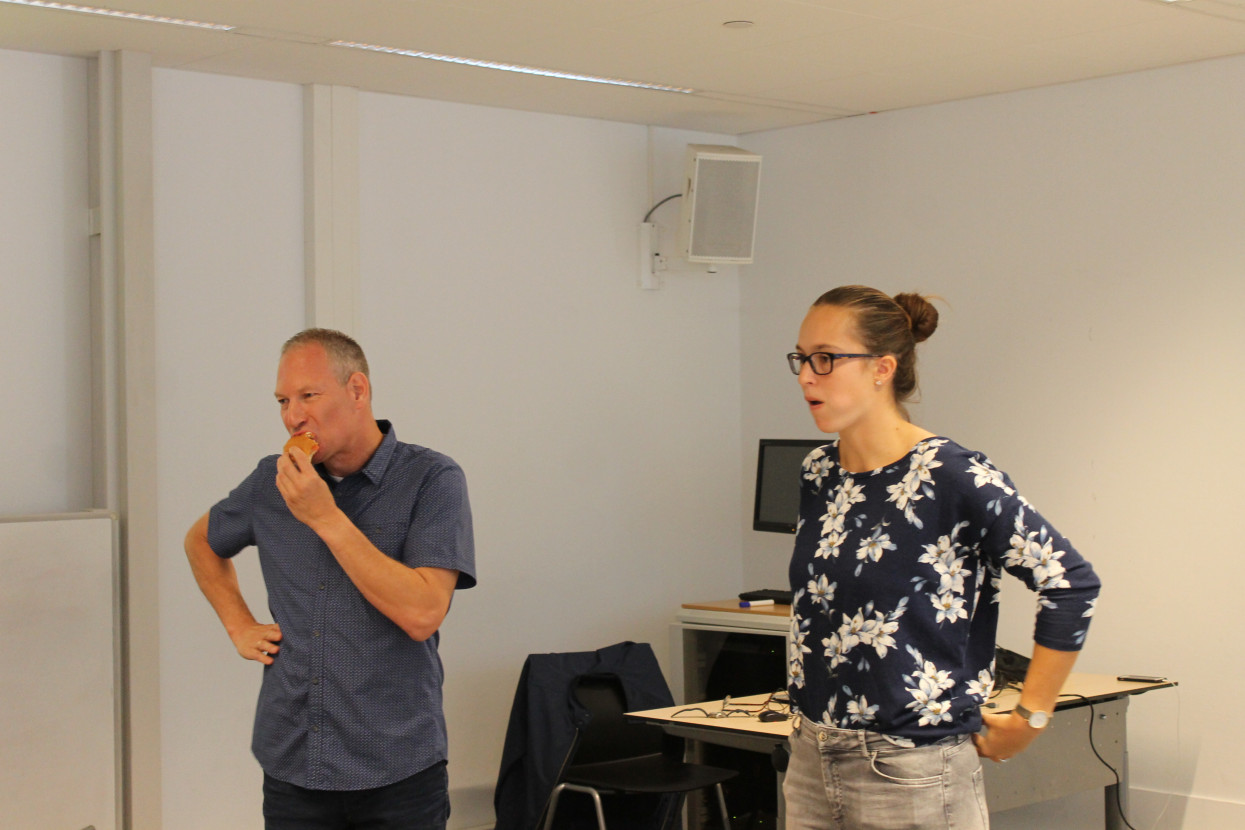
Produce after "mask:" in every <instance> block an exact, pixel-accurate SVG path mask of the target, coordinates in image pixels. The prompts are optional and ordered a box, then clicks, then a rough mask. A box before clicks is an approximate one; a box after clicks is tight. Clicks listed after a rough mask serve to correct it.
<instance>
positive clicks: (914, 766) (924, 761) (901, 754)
mask: <svg viewBox="0 0 1245 830" xmlns="http://www.w3.org/2000/svg"><path fill="white" fill-rule="evenodd" d="M944 749H945V747H943V746H941V745H939V744H932V745H930V746H918V747H915V748H912V749H903V748H899V747H896V748H894V749H878V750H874V751H873V752H870V753H869V762H870V766H871V767H872V768H873V771H874V772H875V773H877V774H878V775H880V776H881V777H882V778H885V779H886V780H887V781H891V782H894V783H896V784H900V785H903V786H907V787H929V786H933V785H935V784H938V783H939V782H940V781H942V778H943V775H944V773H945V772H946V770H947V765H946V760H945V758H944Z"/></svg>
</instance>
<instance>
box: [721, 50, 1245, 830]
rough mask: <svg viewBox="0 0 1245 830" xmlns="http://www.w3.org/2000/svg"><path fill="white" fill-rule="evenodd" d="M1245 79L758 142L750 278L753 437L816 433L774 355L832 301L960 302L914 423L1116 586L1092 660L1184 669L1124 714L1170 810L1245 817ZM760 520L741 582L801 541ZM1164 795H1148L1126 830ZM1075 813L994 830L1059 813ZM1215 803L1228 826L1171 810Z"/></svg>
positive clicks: (1133, 80) (1026, 99) (1149, 786)
mask: <svg viewBox="0 0 1245 830" xmlns="http://www.w3.org/2000/svg"><path fill="white" fill-rule="evenodd" d="M1243 99H1245V60H1243V59H1240V58H1235V59H1229V60H1221V61H1212V62H1206V63H1200V64H1194V65H1189V66H1183V67H1176V68H1173V69H1166V70H1161V71H1156V72H1147V73H1139V74H1135V75H1128V76H1123V77H1118V78H1111V79H1106V80H1099V81H1093V82H1087V83H1080V84H1073V85H1066V86H1059V87H1052V88H1048V89H1040V90H1034V91H1030V92H1023V93H1016V94H1010V95H1001V96H994V97H988V98H981V99H976V100H971V101H964V102H959V103H954V104H947V105H943V106H937V107H928V108H922V109H914V110H909V111H902V112H895V113H889V114H883V115H876V116H867V117H860V118H853V119H849V120H844V121H836V122H832V123H827V124H822V125H816V126H812V127H805V128H797V129H790V130H783V131H777V132H772V133H765V134H757V135H750V136H746V137H745V139H744V142H743V143H744V144H746V146H748V147H749V148H750V149H753V150H756V151H758V152H761V153H762V154H764V156H765V185H764V187H763V190H762V205H761V212H760V216H761V225H760V228H759V234H758V242H757V249H758V251H759V252H760V259H759V260H758V263H757V264H756V265H754V266H753V267H752V268H751V269H749V270H747V271H746V272H745V273H744V274H743V278H742V287H741V293H742V297H743V307H744V315H743V323H742V326H743V328H742V335H741V337H742V346H743V355H744V356H743V443H744V446H745V452H747V453H752V452H753V449H752V448H753V447H754V446H755V440H756V439H757V438H759V437H762V436H765V437H806V436H807V437H816V435H817V432H816V430H815V428H814V427H813V426H812V424H811V423H810V419H809V418H808V416H807V413H806V412H805V410H804V407H803V401H802V399H801V397H800V395H799V393H798V391H797V388H796V384H795V382H794V379H793V378H792V377H791V375H790V374H789V373H788V372H787V370H786V368H785V366H784V365H783V360H782V355H783V353H784V352H787V351H789V350H790V348H791V347H792V345H793V344H794V340H795V333H796V329H797V327H798V325H799V322H800V320H801V318H802V317H803V314H804V312H805V310H806V309H807V307H808V305H809V304H810V303H811V302H812V301H813V300H814V299H815V298H816V297H817V295H818V294H820V293H821V292H822V291H824V290H826V289H828V288H831V287H833V286H835V285H838V284H842V283H856V282H859V283H865V284H872V285H876V286H878V287H880V288H883V289H885V290H887V291H889V292H891V293H895V292H897V291H901V290H921V291H924V292H927V293H934V294H938V295H941V296H942V297H943V298H945V301H946V302H945V303H944V304H943V305H942V306H941V310H942V314H943V317H942V324H941V326H940V328H939V330H938V332H937V333H936V334H935V335H934V337H933V338H932V339H931V340H930V341H929V342H928V343H926V344H925V345H924V346H923V347H922V348H921V351H920V354H921V358H920V360H921V370H922V388H923V393H924V402H923V403H921V404H920V405H918V406H916V407H913V410H912V411H913V418H914V420H915V421H917V422H918V423H921V424H923V425H925V426H927V427H928V428H930V429H932V430H934V431H936V432H940V433H944V434H947V435H949V436H951V437H953V438H955V439H956V440H958V441H960V442H961V443H963V444H965V445H967V446H970V447H974V448H977V449H981V450H983V451H985V452H987V453H989V454H990V455H991V457H992V458H993V459H994V460H995V462H996V463H998V464H999V465H1000V466H1001V467H1002V468H1003V469H1005V470H1008V471H1009V472H1010V473H1011V474H1012V476H1013V478H1014V479H1015V480H1016V482H1017V483H1018V485H1019V487H1020V488H1021V490H1022V492H1024V493H1025V494H1026V495H1027V496H1028V497H1029V499H1030V500H1031V501H1032V502H1033V503H1034V504H1035V505H1036V506H1037V507H1038V509H1039V510H1041V511H1043V513H1044V514H1045V515H1046V516H1047V517H1048V518H1049V519H1051V520H1052V521H1053V522H1054V523H1055V524H1056V525H1057V526H1059V527H1060V529H1061V530H1062V531H1064V532H1065V533H1066V534H1067V535H1068V536H1069V537H1070V538H1071V539H1072V540H1073V542H1074V543H1075V544H1077V545H1078V547H1079V548H1080V549H1081V550H1082V551H1083V552H1084V553H1085V554H1086V556H1088V557H1089V558H1090V559H1091V560H1092V561H1093V562H1094V564H1095V567H1096V568H1097V570H1098V571H1099V573H1100V574H1101V576H1102V578H1103V582H1104V586H1105V587H1104V593H1103V596H1102V599H1101V602H1100V604H1099V607H1098V616H1097V619H1096V622H1095V624H1094V627H1093V628H1092V629H1091V634H1090V638H1089V643H1088V645H1087V647H1086V649H1085V652H1084V654H1083V656H1082V659H1081V661H1080V663H1079V664H1078V668H1079V669H1081V670H1084V671H1098V672H1107V673H1115V672H1122V671H1129V672H1144V673H1148V674H1159V675H1167V676H1170V677H1172V678H1174V679H1177V680H1179V681H1180V683H1181V687H1180V690H1179V692H1178V693H1177V692H1175V691H1161V692H1155V693H1151V694H1148V695H1145V696H1143V697H1140V698H1136V699H1134V700H1133V702H1132V717H1131V718H1130V726H1131V727H1132V729H1131V734H1130V739H1131V747H1132V759H1131V760H1132V774H1133V783H1134V785H1135V786H1137V787H1139V788H1144V789H1146V790H1151V791H1158V792H1178V793H1191V794H1192V795H1193V796H1194V802H1193V803H1191V804H1185V803H1184V802H1183V801H1182V800H1180V799H1177V800H1176V802H1175V805H1174V806H1171V805H1169V807H1168V809H1167V812H1166V813H1165V814H1164V815H1163V818H1162V823H1161V824H1160V825H1159V826H1162V827H1179V826H1185V827H1195V826H1196V827H1199V828H1204V827H1227V826H1228V824H1229V823H1230V824H1231V826H1234V827H1236V826H1240V824H1241V818H1242V817H1243V816H1245V786H1243V785H1242V783H1241V782H1242V781H1245V759H1243V758H1242V755H1241V753H1240V751H1239V738H1240V730H1239V729H1236V728H1233V727H1229V726H1227V725H1226V724H1225V720H1224V718H1225V713H1224V710H1223V706H1222V700H1223V697H1224V694H1225V692H1227V693H1228V695H1229V696H1231V692H1230V691H1228V690H1232V689H1236V688H1239V687H1240V686H1241V685H1242V683H1243V682H1245V667H1243V665H1242V663H1241V661H1240V660H1238V659H1235V658H1234V656H1233V655H1232V653H1231V652H1230V650H1225V646H1226V645H1227V644H1228V643H1230V642H1231V638H1232V637H1233V635H1234V634H1235V632H1236V631H1238V630H1239V628H1240V625H1239V608H1240V598H1239V586H1240V584H1241V582H1242V577H1245V564H1243V562H1245V559H1243V558H1242V556H1241V553H1242V547H1243V545H1242V542H1241V540H1240V538H1239V534H1238V533H1237V532H1236V528H1235V522H1234V521H1233V517H1234V516H1235V515H1236V514H1237V513H1239V505H1238V504H1237V501H1238V499H1237V490H1238V487H1237V483H1236V471H1237V470H1238V469H1239V468H1240V467H1241V466H1242V463H1243V462H1245V451H1243V450H1242V446H1241V444H1240V442H1239V441H1237V440H1235V435H1234V433H1233V432H1232V428H1231V425H1232V424H1233V423H1235V422H1237V421H1238V420H1239V418H1240V412H1241V410H1242V406H1243V405H1245V392H1243V391H1242V389H1241V386H1240V384H1239V383H1238V382H1237V379H1238V378H1239V376H1240V368H1239V367H1240V364H1241V362H1242V360H1243V359H1245V326H1242V325H1241V322H1240V310H1241V308H1242V306H1243V303H1245V280H1243V279H1242V268H1243V267H1245V234H1242V227H1245V142H1242V141H1241V140H1240V136H1241V135H1242V133H1245V110H1243V109H1242V108H1241V106H1240V102H1241V100H1243ZM744 538H745V543H744V548H745V554H744V563H745V565H744V574H745V579H744V581H745V583H749V584H760V583H766V584H770V583H776V582H777V581H778V580H781V579H782V578H783V577H784V575H785V565H786V557H787V555H788V553H789V546H790V537H782V536H779V535H778V534H762V533H754V532H752V531H747V530H745V531H744ZM1008 582H1009V583H1011V582H1012V580H1008ZM1004 602H1005V619H1004V620H1003V624H1002V627H1001V631H1000V639H1001V641H1002V642H1003V643H1004V644H1005V645H1009V646H1010V647H1012V648H1017V647H1018V646H1020V647H1023V648H1024V649H1027V648H1028V645H1027V643H1028V642H1029V641H1030V636H1031V630H1032V613H1033V606H1032V601H1031V599H1029V598H1028V597H1027V596H1026V595H1025V592H1024V591H1023V590H1021V591H1018V592H1016V591H1009V592H1008V595H1007V596H1006V597H1005V599H1004ZM1164 802H1165V800H1164V799H1161V798H1158V799H1156V798H1146V799H1138V800H1137V804H1136V805H1135V808H1136V809H1137V811H1138V812H1137V814H1136V815H1135V816H1134V817H1133V818H1134V820H1133V823H1134V825H1136V826H1139V827H1143V826H1151V825H1152V824H1153V822H1154V821H1155V819H1156V818H1157V816H1158V813H1159V811H1161V810H1162V809H1163V805H1164ZM1207 805H1217V806H1216V807H1215V809H1214V810H1211V809H1210V808H1209V807H1208V806H1207ZM1224 805H1227V806H1224ZM1231 805H1235V807H1233V806H1231ZM1058 809H1059V808H1058V805H1051V806H1050V807H1049V810H1046V809H1042V808H1034V809H1033V810H1032V811H1030V812H1029V813H1028V814H1027V817H1026V818H1025V820H1024V821H1022V822H1020V823H1018V824H1015V825H1007V824H1004V825H1003V826H1028V827H1039V826H1052V825H1051V824H1050V821H1052V818H1051V816H1052V815H1054V813H1053V812H1051V811H1055V810H1058ZM1215 810H1218V811H1220V812H1218V813H1216V812H1215ZM1224 810H1226V811H1227V812H1226V813H1225V812H1222V811H1224ZM1198 811H1201V812H1200V813H1199V815H1211V814H1212V813H1213V814H1216V815H1222V816H1224V821H1225V822H1227V823H1218V824H1215V823H1188V822H1186V823H1185V824H1183V825H1182V824H1181V823H1180V821H1181V820H1182V816H1183V815H1184V814H1185V813H1186V812H1187V813H1188V816H1189V817H1190V819H1191V817H1192V816H1193V815H1194V814H1195V813H1198ZM1100 815H1101V813H1099V816H1100ZM1029 817H1032V818H1031V820H1030V818H1029ZM1085 821H1086V822H1087V824H1086V826H1093V821H1092V819H1091V818H1086V819H1085ZM1059 826H1061V827H1074V826H1075V825H1073V824H1070V823H1069V824H1063V823H1060V824H1059Z"/></svg>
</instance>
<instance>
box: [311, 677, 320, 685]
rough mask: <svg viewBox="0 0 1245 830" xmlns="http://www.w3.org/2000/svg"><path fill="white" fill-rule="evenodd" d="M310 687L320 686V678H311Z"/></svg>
mask: <svg viewBox="0 0 1245 830" xmlns="http://www.w3.org/2000/svg"><path fill="white" fill-rule="evenodd" d="M311 685H312V686H319V685H320V678H318V677H313V678H311Z"/></svg>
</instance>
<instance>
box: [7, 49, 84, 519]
mask: <svg viewBox="0 0 1245 830" xmlns="http://www.w3.org/2000/svg"><path fill="white" fill-rule="evenodd" d="M86 102H87V80H86V64H85V63H84V62H83V61H80V60H72V59H69V58H59V57H51V56H48V55H33V54H27V53H23V52H5V51H0V182H3V184H2V185H0V338H2V339H0V344H3V346H4V347H3V348H0V378H3V380H4V384H5V388H6V390H7V392H6V401H5V404H4V407H3V414H2V415H0V427H3V430H4V433H3V434H5V435H7V436H10V439H9V440H8V441H6V442H5V443H6V447H5V456H6V459H7V460H8V462H9V465H10V470H11V471H12V472H16V473H19V474H20V482H21V484H20V485H17V484H16V482H17V481H18V480H19V478H17V477H15V478H13V479H10V486H6V487H4V488H3V490H2V491H0V514H3V515H10V516H12V515H21V514H29V513H45V512H48V513H50V512H63V511H69V510H83V509H86V508H89V507H91V506H92V504H91V467H90V458H91V406H90V402H91V398H90V385H91V360H90V345H91V336H90V335H91V327H90V323H89V321H90V317H89V314H90V293H89V290H88V283H87V270H88V259H87V257H88V247H87V145H86V140H85V139H86V134H87V131H86V124H87V115H86ZM84 404H85V405H84Z"/></svg>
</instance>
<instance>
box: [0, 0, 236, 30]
mask: <svg viewBox="0 0 1245 830" xmlns="http://www.w3.org/2000/svg"><path fill="white" fill-rule="evenodd" d="M0 3H10V4H12V5H14V6H33V7H34V8H38V9H53V10H55V11H61V12H79V13H80V14H97V15H100V16H102V17H120V18H122V19H124V20H143V21H146V22H148V23H168V24H170V25H173V26H191V27H193V28H196V29H214V30H216V31H218V32H229V31H232V30H233V29H235V28H237V27H236V26H226V25H224V24H221V23H203V22H202V21H199V20H182V19H181V18H179V17H163V16H161V15H158V14H140V13H138V12H124V11H118V10H117V9H100V8H96V7H95V6H78V5H75V4H73V3H53V2H49V1H48V0H0Z"/></svg>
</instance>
